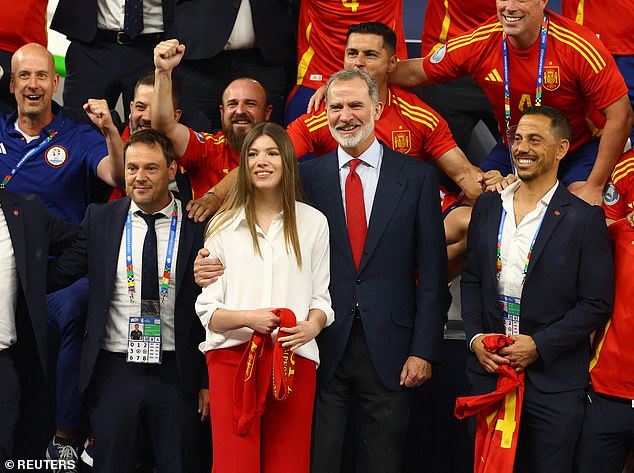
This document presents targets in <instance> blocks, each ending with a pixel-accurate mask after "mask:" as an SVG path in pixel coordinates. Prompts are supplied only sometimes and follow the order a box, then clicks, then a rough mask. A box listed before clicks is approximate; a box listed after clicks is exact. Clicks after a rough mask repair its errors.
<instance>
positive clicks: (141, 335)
mask: <svg viewBox="0 0 634 473" xmlns="http://www.w3.org/2000/svg"><path fill="white" fill-rule="evenodd" d="M161 343H162V341H161V319H160V317H130V318H129V321H128V356H127V358H126V361H127V362H128V363H146V364H160V363H161Z"/></svg>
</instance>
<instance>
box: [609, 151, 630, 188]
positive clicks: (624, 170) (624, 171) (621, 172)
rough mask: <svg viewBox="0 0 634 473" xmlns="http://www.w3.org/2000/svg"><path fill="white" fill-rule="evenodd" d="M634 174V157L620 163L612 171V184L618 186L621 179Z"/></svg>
mask: <svg viewBox="0 0 634 473" xmlns="http://www.w3.org/2000/svg"><path fill="white" fill-rule="evenodd" d="M632 172H634V156H633V157H631V158H628V159H625V160H623V161H621V162H620V163H618V164H617V165H616V166H615V167H614V171H612V184H614V185H616V183H617V182H619V181H620V180H621V179H623V178H624V177H625V176H627V175H628V174H630V173H632Z"/></svg>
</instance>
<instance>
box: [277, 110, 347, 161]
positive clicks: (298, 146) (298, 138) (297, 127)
mask: <svg viewBox="0 0 634 473" xmlns="http://www.w3.org/2000/svg"><path fill="white" fill-rule="evenodd" d="M286 132H287V133H288V136H289V137H290V138H291V141H292V142H293V147H294V148H295V154H296V155H297V158H301V157H302V156H304V155H305V154H308V153H313V154H314V155H315V156H323V155H324V154H328V153H330V152H331V151H332V150H334V149H336V148H337V142H336V141H335V140H334V138H333V137H332V135H331V134H330V129H329V128H328V118H327V117H326V111H325V108H324V106H323V105H322V107H321V109H320V111H319V112H317V113H314V114H312V113H307V114H304V115H302V116H301V117H299V118H297V119H296V120H293V121H292V122H291V123H290V124H289V125H288V128H287V129H286Z"/></svg>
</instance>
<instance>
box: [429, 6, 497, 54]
mask: <svg viewBox="0 0 634 473" xmlns="http://www.w3.org/2000/svg"><path fill="white" fill-rule="evenodd" d="M495 14H496V10H495V2H493V1H491V0H427V8H426V9H425V22H424V23H423V35H422V38H421V39H422V53H421V55H422V56H426V55H427V54H429V53H430V52H432V51H435V50H436V49H438V48H440V47H441V46H442V45H443V44H445V43H446V42H447V41H448V40H450V39H451V38H455V37H456V36H460V35H462V34H464V33H466V32H468V31H471V30H472V29H474V28H476V27H477V26H479V25H481V24H482V23H484V22H485V21H486V20H488V19H489V18H491V17H492V16H493V15H495Z"/></svg>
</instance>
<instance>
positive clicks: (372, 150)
mask: <svg viewBox="0 0 634 473" xmlns="http://www.w3.org/2000/svg"><path fill="white" fill-rule="evenodd" d="M382 155H383V147H382V146H381V145H380V144H379V141H378V140H377V139H376V138H374V141H373V142H372V144H371V145H370V147H369V148H368V149H366V150H365V151H364V152H363V153H361V155H360V156H359V157H358V158H359V159H360V160H361V161H363V162H364V163H365V164H367V165H368V166H371V167H373V168H376V167H377V166H378V165H379V162H380V158H381V156H382ZM337 158H338V160H339V169H341V168H342V167H344V166H345V165H346V164H348V163H349V162H350V161H352V160H353V159H355V158H353V157H352V156H350V155H349V154H348V153H346V152H345V151H344V150H343V148H342V147H341V146H339V147H338V148H337Z"/></svg>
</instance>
